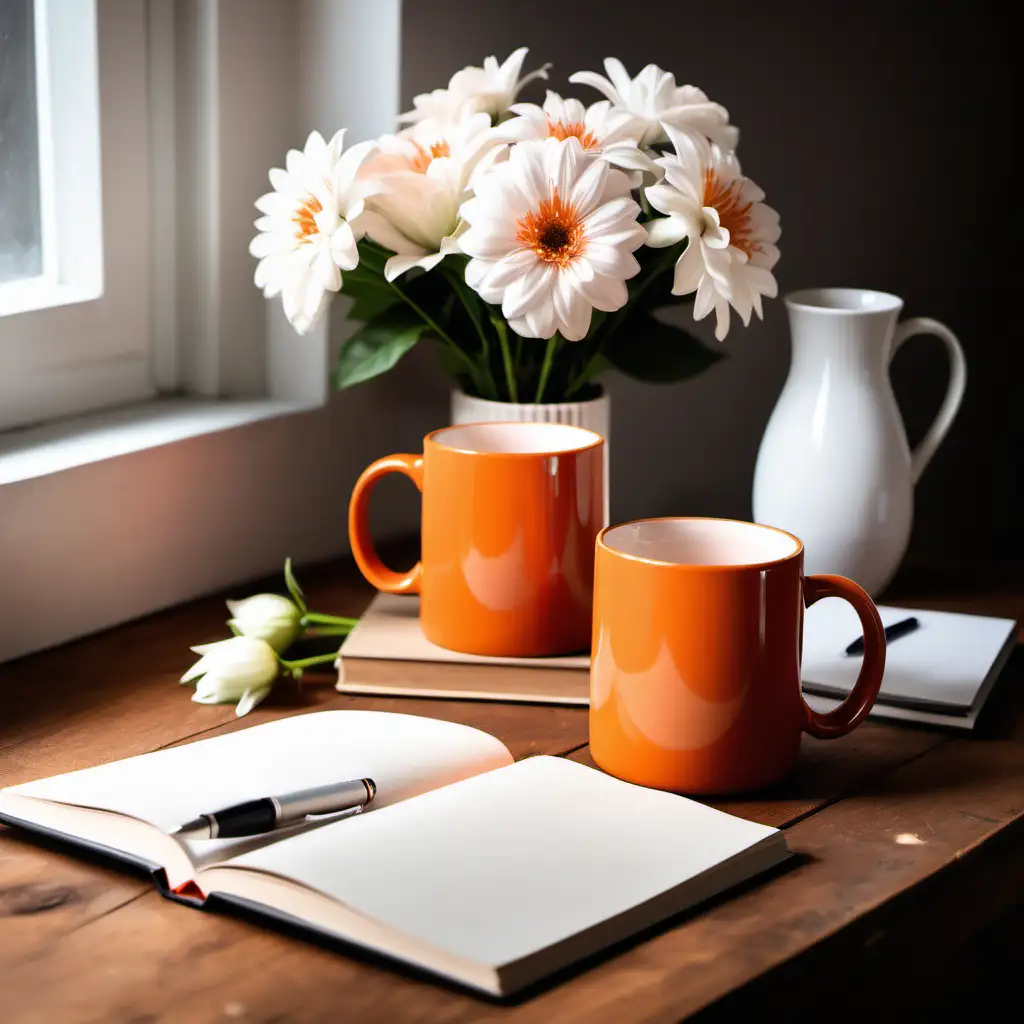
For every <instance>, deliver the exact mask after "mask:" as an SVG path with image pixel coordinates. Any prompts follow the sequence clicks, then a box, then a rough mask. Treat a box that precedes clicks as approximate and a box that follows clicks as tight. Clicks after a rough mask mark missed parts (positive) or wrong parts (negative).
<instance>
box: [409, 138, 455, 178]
mask: <svg viewBox="0 0 1024 1024" xmlns="http://www.w3.org/2000/svg"><path fill="white" fill-rule="evenodd" d="M413 145H414V146H415V147H416V155H415V156H414V157H413V158H412V159H411V160H410V161H409V166H410V167H411V168H412V169H413V170H414V171H415V172H416V173H417V174H426V173H427V168H428V167H429V166H430V164H431V161H433V160H436V159H437V158H438V157H439V156H451V155H452V153H451V150H450V149H449V148H448V143H447V142H445V141H444V139H442V140H441V141H440V142H435V143H433V144H432V145H431V147H430V149H424V148H423V147H422V146H421V145H420V144H419V143H418V142H414V143H413Z"/></svg>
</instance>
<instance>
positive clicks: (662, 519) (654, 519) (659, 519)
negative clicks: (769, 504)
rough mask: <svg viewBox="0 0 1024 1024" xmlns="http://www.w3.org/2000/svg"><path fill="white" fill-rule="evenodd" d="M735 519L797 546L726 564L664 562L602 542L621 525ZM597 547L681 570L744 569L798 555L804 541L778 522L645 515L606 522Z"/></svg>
mask: <svg viewBox="0 0 1024 1024" xmlns="http://www.w3.org/2000/svg"><path fill="white" fill-rule="evenodd" d="M666 522H670V523H736V524H738V525H739V526H753V527H754V528H756V529H758V530H769V531H770V532H772V533H777V534H781V535H782V536H783V537H788V538H789V539H790V540H791V541H793V542H794V543H795V544H796V548H795V549H794V550H793V551H792V552H790V554H788V555H783V556H782V557H781V558H769V559H765V560H764V561H761V562H733V563H731V564H729V565H697V564H694V563H692V562H666V561H665V560H664V559H660V558H645V557H644V556H642V555H632V554H630V553H629V552H628V551H620V550H619V549H618V548H613V547H611V545H609V544H606V543H605V535H606V534H607V533H609V532H610V531H611V530H617V529H618V528H619V527H620V526H638V525H640V524H641V523H666ZM597 548H598V550H603V551H606V552H608V554H609V555H613V556H615V557H616V558H625V559H626V560H627V561H630V562H637V563H639V564H641V565H656V566H658V567H660V568H665V569H678V570H680V571H682V572H737V571H741V570H745V569H767V568H768V567H770V566H773V565H782V564H783V563H784V562H789V561H792V560H793V559H794V558H800V557H802V556H803V553H804V542H803V541H802V540H801V539H800V538H799V537H797V536H796V535H795V534H792V533H789V532H788V531H787V530H780V529H779V528H778V527H777V526H766V525H765V524H764V523H752V522H750V521H749V520H747V519H726V518H723V517H722V516H644V517H642V518H640V519H627V520H626V521H625V522H623V523H614V524H611V525H609V526H606V527H605V528H604V529H603V530H602V531H601V532H600V533H599V534H598V535H597Z"/></svg>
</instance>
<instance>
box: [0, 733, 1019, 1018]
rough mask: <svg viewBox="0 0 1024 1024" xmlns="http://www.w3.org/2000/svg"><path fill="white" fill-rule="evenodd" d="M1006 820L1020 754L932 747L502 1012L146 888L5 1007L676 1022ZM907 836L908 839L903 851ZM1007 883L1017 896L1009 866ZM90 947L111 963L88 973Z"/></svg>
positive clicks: (59, 1011) (40, 963) (976, 843)
mask: <svg viewBox="0 0 1024 1024" xmlns="http://www.w3.org/2000/svg"><path fill="white" fill-rule="evenodd" d="M939 786H942V787H944V788H942V789H941V790H939V791H938V792H937V788H938V787H939ZM1022 816H1024V748H1022V747H1021V746H1020V745H1018V744H1012V743H987V744H972V743H970V742H969V741H959V740H956V741H950V742H947V743H945V744H942V745H941V746H940V747H938V748H937V749H935V750H933V751H930V752H928V753H926V754H925V755H923V756H922V757H920V758H918V759H917V760H915V761H913V762H911V763H910V764H908V765H905V766H904V767H903V768H900V769H899V770H897V771H895V772H893V773H892V774H891V775H889V776H887V777H886V778H885V779H884V780H882V781H880V782H879V783H877V784H876V785H873V786H870V787H868V788H867V789H866V790H865V791H864V792H863V793H861V794H858V795H856V796H852V797H848V798H847V799H844V800H841V801H839V802H838V803H836V804H834V805H832V806H830V807H828V808H826V809H824V810H822V811H820V812H819V813H817V814H814V815H811V816H810V817H809V818H806V819H804V820H803V821H800V822H798V823H797V824H796V825H794V826H793V827H792V828H791V829H790V830H789V833H788V837H789V842H790V845H791V848H792V849H793V851H794V853H796V854H797V858H796V863H795V864H794V865H793V866H792V867H791V868H790V869H789V870H783V871H780V872H779V873H777V874H776V875H775V876H774V877H772V878H771V879H770V880H768V881H766V882H763V883H760V884H753V885H751V886H749V887H747V888H746V889H745V890H744V891H742V892H739V893H737V894H734V895H733V896H732V897H731V898H729V899H724V900H720V901H718V902H716V903H713V904H712V905H711V906H709V907H708V908H706V909H705V910H704V911H703V912H702V913H700V914H697V915H691V916H688V917H686V918H685V919H683V920H681V921H679V922H677V923H676V924H675V925H674V926H673V927H670V928H669V929H667V930H664V931H663V932H662V933H661V934H655V935H652V936H648V937H645V938H646V941H640V942H637V943H634V944H632V945H630V946H628V947H627V948H625V949H622V950H618V951H616V952H617V953H618V955H613V956H606V957H604V958H602V959H601V960H599V961H598V962H597V963H596V964H591V965H587V966H589V967H590V969H589V970H584V971H582V972H576V973H575V974H574V975H573V976H572V977H571V978H563V979H559V980H560V981H561V982H562V983H561V984H558V985H556V986H554V987H548V988H546V989H544V990H542V991H540V992H538V993H534V994H532V995H531V996H529V997H528V998H526V999H524V1000H521V1001H519V1002H518V1003H513V1004H509V1005H494V1004H489V1003H487V1002H484V1001H481V1000H479V999H477V998H475V997H473V996H470V995H468V994H465V993H462V992H459V991H456V990H453V989H450V988H448V987H446V986H443V985H438V984H436V983H434V982H432V981H428V980H426V979H423V978H420V977H416V976H413V975H411V974H410V973H409V972H404V971H401V970H396V969H394V968H392V967H390V966H389V965H387V964H386V963H384V962H382V961H378V960H376V959H373V958H370V957H366V956H363V955H361V954H358V953H356V954H354V955H350V956H344V957H339V956H338V955H337V954H336V953H335V952H333V951H331V950H329V949H321V948H319V947H318V946H316V945H312V944H309V943H306V942H304V941H303V940H302V939H301V938H298V937H295V936H291V935H287V934H281V933H278V932H273V931H270V930H267V929H265V928H263V927H261V926H259V925H256V924H250V923H249V922H247V921H242V920H235V919H233V918H229V917H221V916H215V915H213V914H200V913H196V912H195V911H192V910H189V909H186V908H183V907H180V906H178V905H176V904H171V903H169V902H167V901H165V900H162V899H160V897H158V896H157V895H156V894H155V893H147V894H146V895H144V896H143V897H141V898H140V899H138V900H135V901H134V902H132V903H129V904H128V905H126V906H124V907H122V908H121V909H120V910H118V911H117V912H116V913H114V914H108V915H105V916H103V917H100V918H98V919H96V920H94V921H92V922H91V923H89V924H87V925H85V926H83V927H81V928H78V929H77V930H75V931H74V932H73V933H71V934H70V935H67V936H66V937H65V938H64V939H63V940H62V943H61V948H60V955H59V956H58V955H54V956H49V957H41V958H35V959H33V960H31V961H30V962H28V963H26V964H24V965H23V967H21V968H20V973H19V979H20V981H19V986H18V988H17V990H16V991H15V992H14V993H13V1000H12V999H11V998H10V995H11V994H10V993H9V994H8V999H7V1001H6V1006H7V1009H8V1010H9V1011H13V1012H14V1013H15V1018H14V1019H16V1020H27V1021H30V1020H35V1019H38V1020H43V1019H51V1020H52V1019H59V1020H62V1021H102V1020H122V1019H150V1018H154V1017H159V1016H161V1015H162V1014H163V1013H164V1012H166V1011H167V1009H168V1008H173V1015H174V1019H176V1020H197V1021H198V1020H207V1019H210V1018H211V1017H214V1016H216V1015H218V1014H220V1013H223V1014H226V1015H232V1014H235V1015H238V1016H244V1019H246V1020H252V1021H268V1022H269V1021H275V1020H285V1019H287V1020H289V1021H316V1020H326V1019H338V1018H340V1019H351V1020H359V1021H367V1022H369V1021H396V1020H441V1021H447V1022H463V1021H486V1020H492V1019H498V1018H503V1019H507V1020H515V1021H531V1022H550V1024H557V1022H569V1021H578V1020H583V1019H585V1020H588V1021H597V1022H601V1021H608V1022H621V1021H625V1020H628V1021H647V1020H651V1021H654V1020H680V1019H682V1018H683V1017H685V1016H686V1015H688V1014H690V1013H693V1012H696V1011H697V1010H700V1009H701V1008H702V1007H705V1006H707V1005H709V1004H710V1003H712V1002H713V1001H714V1000H716V999H718V998H720V997H722V996H724V995H726V994H727V993H729V992H731V991H733V990H734V989H736V988H738V987H739V986H742V985H743V984H744V983H746V982H749V981H751V980H753V979H755V978H757V977H759V976H761V975H762V974H764V973H765V972H767V971H770V970H772V969H774V968H777V967H779V966H780V965H783V964H785V963H786V961H788V960H790V959H791V958H793V957H795V956H797V955H799V954H800V953H802V952H805V951H807V950H808V949H810V948H812V947H813V946H814V945H815V944H816V943H820V942H824V941H827V940H829V939H830V938H832V937H834V936H835V935H836V934H837V933H838V932H839V931H840V929H842V928H844V927H845V926H847V925H850V924H851V923H853V922H855V921H858V920H862V921H863V922H867V925H869V926H871V927H873V925H872V922H871V915H872V914H874V913H876V912H878V911H879V910H880V909H881V908H883V907H884V906H885V904H886V903H887V902H888V901H890V900H892V899H894V898H896V897H898V896H899V895H900V894H902V893H905V892H907V891H908V890H910V889H912V887H914V886H915V885H918V884H920V883H921V882H923V881H924V880H925V879H927V878H929V877H931V876H939V875H941V873H942V872H944V871H947V870H950V868H951V866H954V865H955V864H956V863H957V862H958V861H959V860H961V859H962V858H964V857H965V856H966V855H967V854H969V853H970V852H971V851H972V850H975V849H978V848H981V847H983V845H984V844H985V843H986V841H988V840H990V839H991V838H992V837H993V836H995V835H996V834H997V833H998V832H999V831H1000V830H1002V829H1004V828H1007V827H1010V826H1012V827H1013V830H1014V836H1015V837H1016V838H1017V839H1018V840H1019V837H1020V835H1021V827H1020V826H1021V822H1022ZM910 835H912V836H916V837H918V838H919V839H920V842H916V843H906V841H905V837H906V836H910ZM901 837H903V838H902V839H901ZM1018 852H1019V847H1018ZM1013 879H1014V891H1018V892H1019V891H1021V886H1024V859H1022V858H1020V857H1019V856H1018V857H1017V858H1016V860H1015V862H1014V865H1013ZM1003 881H1004V883H1006V882H1007V878H1006V877H1005V876H1004V879H1003ZM979 882H980V884H976V885H975V890H977V891H974V890H972V892H973V895H974V896H975V897H976V899H975V901H974V903H973V906H972V912H973V914H974V916H975V918H976V921H977V922H978V923H980V922H982V921H984V920H988V919H990V917H991V916H992V914H993V913H994V911H995V910H997V909H998V905H995V906H993V905H992V904H993V903H996V904H998V900H999V898H1000V897H1001V896H1002V895H1004V894H1005V892H1006V891H1007V886H1006V885H1005V884H1004V886H1003V887H1002V889H1001V890H992V891H991V892H990V894H989V897H990V898H989V899H987V900H985V899H981V900H980V902H979V901H978V899H977V897H984V895H985V891H986V886H985V884H984V874H983V873H982V874H981V875H978V876H976V883H979ZM938 892H939V894H940V895H941V894H942V892H943V890H942V889H941V888H940V889H939V890H938ZM96 950H102V951H103V957H104V962H105V963H106V964H108V965H109V966H107V967H106V968H105V969H103V970H100V971H91V970H90V968H89V965H90V964H92V963H93V961H94V958H95V955H96ZM42 990H45V991H46V992H47V993H48V997H47V1000H46V1012H47V1013H49V1014H50V1015H51V1016H50V1017H49V1018H44V1017H42V1016H37V1017H33V1016H32V1014H33V1012H35V1011H34V1000H33V998H32V997H31V993H34V992H38V991H42Z"/></svg>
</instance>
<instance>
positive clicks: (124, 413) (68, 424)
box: [0, 398, 316, 486]
mask: <svg viewBox="0 0 1024 1024" xmlns="http://www.w3.org/2000/svg"><path fill="white" fill-rule="evenodd" d="M314 408H316V405H315V404H314V403H306V402H288V401H279V400H273V399H258V400H234V399H232V400H229V399H216V400H214V399H208V400H203V399H195V398H161V399H156V400H154V401H151V402H142V403H140V404H138V405H130V406H124V407H122V408H118V409H112V410H106V411H103V412H96V413H89V414H87V415H84V416H76V417H73V418H69V419H66V420H59V421H57V422H54V423H46V424H43V425H41V426H36V427H28V428H25V429H22V430H12V431H8V432H6V433H3V434H0V486H3V485H4V484H14V483H20V482H22V481H25V480H31V479H34V478H36V477H42V476H49V475H51V474H53V473H59V472H62V471H64V470H69V469H74V468H76V467H78V466H84V465H88V464H89V463H93V462H101V461H103V460H105V459H112V458H116V457H118V456H121V455H128V454H131V453H132V452H138V451H142V450H143V449H146V448H156V447H159V446H161V445H167V444H172V443H173V442H175V441H181V440H184V439H186V438H190V437H198V436H199V435H201V434H211V433H215V432H217V431H221V430H230V429H232V428H234V427H239V426H242V425H244V424H247V423H256V422H258V421H260V420H268V419H273V418H275V417H278V416H287V415H292V414H294V413H299V412H307V411H309V410H311V409H314Z"/></svg>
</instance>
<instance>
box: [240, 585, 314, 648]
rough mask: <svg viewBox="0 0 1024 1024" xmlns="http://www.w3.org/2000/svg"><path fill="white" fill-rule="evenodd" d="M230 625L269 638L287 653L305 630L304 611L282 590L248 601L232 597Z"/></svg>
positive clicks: (276, 646) (272, 644) (261, 637)
mask: <svg viewBox="0 0 1024 1024" xmlns="http://www.w3.org/2000/svg"><path fill="white" fill-rule="evenodd" d="M228 611H230V612H231V616H232V617H231V618H230V619H228V625H229V626H231V627H232V628H233V629H234V630H235V631H236V632H237V633H239V634H240V635H242V636H251V637H255V638H256V639H257V640H265V641H266V642H267V643H268V644H270V646H271V647H273V648H274V650H275V651H277V653H278V654H283V653H284V652H285V651H286V650H288V648H289V647H291V645H292V644H293V643H295V641H296V639H297V638H298V636H299V634H300V633H301V632H302V622H301V619H302V612H301V611H300V610H299V608H298V607H296V605H295V604H294V602H292V601H289V600H288V598H287V597H282V596H281V595H280V594H257V595H256V596H255V597H247V598H246V599H245V600H244V601H228Z"/></svg>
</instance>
